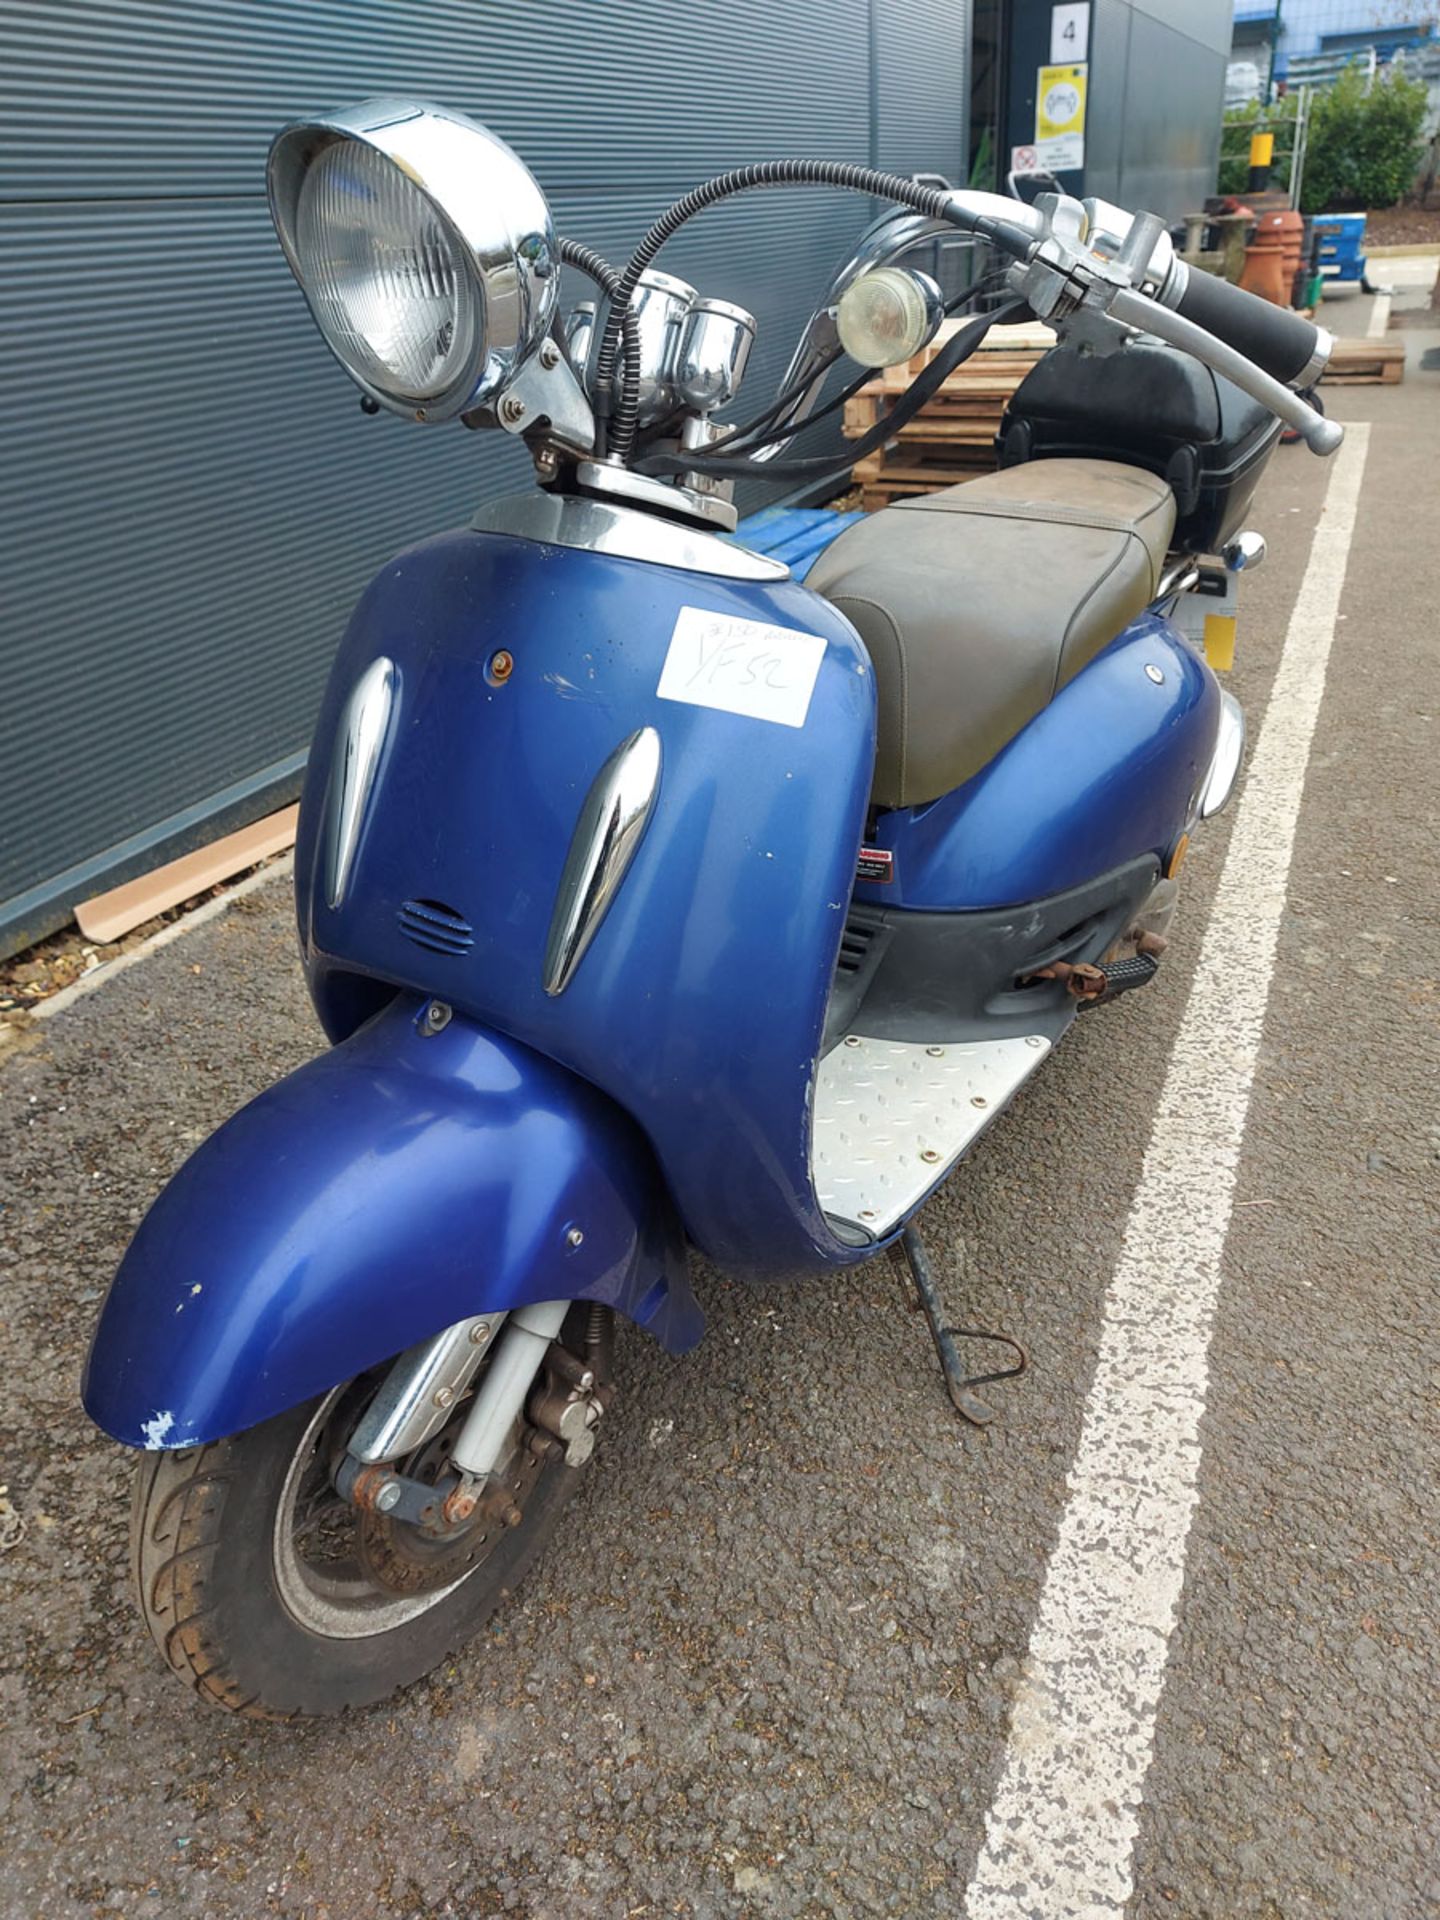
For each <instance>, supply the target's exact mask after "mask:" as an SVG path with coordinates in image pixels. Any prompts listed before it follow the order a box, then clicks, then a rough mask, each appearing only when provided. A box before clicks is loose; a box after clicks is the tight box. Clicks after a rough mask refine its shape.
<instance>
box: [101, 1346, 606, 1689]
mask: <svg viewBox="0 0 1440 1920" xmlns="http://www.w3.org/2000/svg"><path fill="white" fill-rule="evenodd" d="M383 1378H384V1370H383V1369H380V1370H377V1372H376V1373H374V1374H372V1375H367V1376H365V1377H364V1378H362V1379H359V1380H355V1381H351V1382H349V1383H348V1384H347V1385H345V1386H342V1387H336V1388H335V1389H333V1390H332V1391H331V1392H330V1393H327V1394H324V1395H322V1396H321V1397H320V1398H319V1399H316V1400H311V1401H308V1402H307V1403H306V1404H305V1405H304V1406H300V1407H294V1408H291V1409H290V1411H289V1412H287V1413H282V1414H278V1415H277V1416H276V1417H275V1418H274V1419H273V1420H267V1421H266V1422H265V1423H264V1424H263V1425H262V1426H258V1427H252V1428H250V1429H249V1430H248V1431H247V1432H245V1433H240V1434H236V1435H234V1436H232V1437H231V1438H229V1439H226V1440H217V1441H215V1442H213V1443H211V1444H210V1445H208V1446H204V1447H192V1448H187V1449H185V1450H183V1451H177V1452H174V1453H156V1454H146V1455H144V1456H143V1457H142V1459H141V1460H140V1462H139V1473H138V1477H137V1480H136V1486H135V1503H134V1508H133V1511H132V1519H131V1541H130V1544H131V1560H132V1565H133V1568H134V1573H135V1579H136V1584H137V1586H138V1589H139V1596H140V1609H141V1612H142V1614H143V1615H144V1618H145V1622H146V1625H147V1626H148V1627H149V1629H150V1632H151V1635H152V1637H153V1638H154V1640H155V1643H156V1645H157V1646H158V1647H159V1649H160V1651H161V1653H162V1654H163V1655H164V1656H165V1659H166V1660H167V1661H168V1662H169V1664H170V1666H171V1667H172V1668H173V1670H174V1671H175V1673H176V1674H178V1675H179V1677H180V1678H181V1679H182V1680H184V1681H185V1682H186V1683H187V1684H188V1685H189V1686H191V1687H193V1688H194V1690H195V1691H196V1692H197V1693H198V1694H199V1695H200V1696H201V1698H202V1699H205V1700H207V1701H210V1702H212V1703H213V1704H214V1705H216V1706H221V1707H226V1708H228V1709H229V1710H230V1711H231V1712H233V1713H240V1714H247V1715H250V1716H251V1717H253V1718H257V1719H290V1718H293V1717H295V1716H298V1715H306V1714H330V1713H339V1712H343V1711H344V1710H345V1709H346V1708H347V1707H363V1706H368V1705H370V1704H371V1703H372V1702H374V1701H376V1700H381V1699H383V1698H384V1697H385V1695H387V1694H389V1693H392V1692H394V1691H395V1689H396V1688H398V1687H403V1686H406V1685H408V1684H409V1683H410V1682H411V1681H412V1680H417V1679H419V1678H420V1676H421V1675H422V1674H424V1673H428V1672H429V1671H430V1669H431V1668H432V1667H434V1666H437V1665H438V1664H439V1663H440V1661H442V1660H443V1659H444V1658H445V1656H446V1655H447V1654H449V1653H451V1652H453V1651H454V1650H455V1649H456V1648H458V1647H460V1646H462V1645H463V1644H464V1643H465V1642H466V1641H467V1640H469V1639H470V1638H472V1636H473V1635H474V1634H476V1633H477V1632H478V1631H479V1630H480V1628H481V1627H482V1626H483V1625H484V1623H485V1621H486V1620H487V1619H488V1618H489V1616H490V1615H491V1614H492V1613H493V1612H494V1610H495V1609H496V1607H497V1606H499V1604H500V1603H501V1601H502V1600H504V1599H505V1598H506V1596H507V1595H508V1594H509V1593H510V1592H511V1591H512V1590H513V1589H514V1588H515V1587H516V1586H517V1585H518V1583H519V1581H520V1580H521V1579H522V1578H523V1576H524V1574H525V1573H526V1571H527V1570H528V1568H529V1566H530V1564H531V1562H532V1561H533V1560H534V1559H535V1558H536V1556H537V1555H538V1554H539V1552H540V1550H541V1548H542V1547H543V1546H544V1545H545V1543H546V1541H547V1540H548V1539H549V1538H550V1535H551V1534H552V1533H553V1532H554V1530H555V1527H556V1525H557V1523H558V1521H559V1519H560V1513H561V1509H562V1507H563V1506H564V1504H565V1501H566V1499H567V1498H568V1496H569V1494H570V1492H571V1491H572V1489H573V1488H574V1486H575V1483H576V1481H577V1480H578V1478H579V1474H578V1472H577V1470H576V1469H575V1468H574V1467H570V1466H567V1465H566V1464H565V1462H564V1460H563V1458H559V1457H556V1456H557V1454H558V1449H552V1450H550V1451H549V1452H547V1451H546V1450H545V1448H544V1447H543V1446H541V1447H540V1448H538V1449H537V1448H535V1447H534V1446H533V1445H530V1444H528V1442H529V1441H530V1440H531V1439H532V1437H533V1432H532V1430H531V1429H528V1428H526V1427H525V1425H524V1423H523V1421H518V1422H517V1423H516V1431H515V1434H514V1436H513V1445H512V1447H511V1450H510V1453H509V1456H508V1458H507V1459H506V1460H505V1462H504V1463H503V1464H502V1466H501V1467H500V1469H499V1478H500V1479H501V1480H502V1481H503V1483H504V1493H505V1499H504V1507H505V1518H504V1519H501V1520H496V1519H495V1518H494V1517H493V1515H494V1513H495V1510H496V1508H495V1504H494V1503H493V1502H492V1503H488V1504H483V1505H482V1506H481V1507H480V1508H478V1509H477V1511H476V1514H475V1517H474V1520H473V1521H472V1522H471V1523H470V1524H469V1525H468V1526H466V1527H465V1528H463V1529H462V1530H460V1531H459V1532H457V1533H452V1534H450V1535H449V1536H448V1537H447V1538H446V1539H445V1540H444V1541H443V1542H441V1541H436V1540H433V1539H430V1538H427V1537H426V1536H425V1535H424V1534H423V1533H421V1532H420V1531H419V1529H417V1528H415V1527H411V1526H409V1525H407V1524H406V1523H404V1522H403V1521H396V1520H392V1519H391V1518H390V1517H389V1516H388V1515H384V1514H376V1513H361V1512H360V1511H358V1510H357V1509H356V1508H355V1507H353V1506H351V1505H349V1504H348V1503H347V1502H346V1501H344V1500H342V1499H341V1497H340V1496H339V1494H338V1493H336V1491H335V1488H334V1485H333V1471H334V1466H335V1463H336V1460H337V1458H338V1457H339V1455H340V1454H341V1453H343V1449H344V1446H345V1443H346V1441H347V1440H348V1438H349V1435H350V1434H351V1433H352V1432H353V1431H354V1428H355V1423H356V1421H357V1419H358V1418H359V1414H360V1412H361V1410H362V1409H363V1408H364V1406H365V1405H366V1404H367V1403H368V1401H369V1399H370V1397H371V1396H372V1395H373V1393H374V1391H375V1389H376V1387H377V1386H378V1384H379V1382H380V1381H381V1380H383ZM464 1411H465V1407H464V1405H463V1404H462V1406H461V1408H459V1409H457V1413H456V1416H455V1418H454V1419H453V1420H452V1421H451V1423H450V1424H449V1426H448V1427H447V1428H446V1429H445V1431H443V1432H442V1433H441V1434H439V1435H437V1436H436V1438H435V1439H434V1440H432V1441H431V1442H430V1443H429V1444H428V1446H427V1447H426V1448H425V1449H423V1450H422V1452H421V1454H419V1455H416V1456H413V1457H412V1458H411V1459H410V1460H408V1461H407V1462H406V1463H405V1470H406V1472H407V1473H410V1474H413V1475H416V1476H418V1477H421V1478H425V1479H435V1478H438V1477H439V1475H440V1474H441V1473H442V1472H443V1471H444V1470H445V1468H446V1466H447V1465H448V1442H449V1440H451V1439H453V1437H454V1435H455V1434H456V1433H457V1432H458V1430H459V1427H460V1425H461V1424H462V1423H463V1414H464Z"/></svg>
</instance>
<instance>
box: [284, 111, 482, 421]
mask: <svg viewBox="0 0 1440 1920" xmlns="http://www.w3.org/2000/svg"><path fill="white" fill-rule="evenodd" d="M295 254H296V260H297V263H298V265H299V269H300V273H301V276H302V278H303V281H304V285H305V289H306V291H307V293H308V294H309V296H310V305H311V310H312V311H313V313H314V315H315V318H316V320H317V322H318V323H319V326H320V330H321V332H322V333H323V334H324V335H325V338H326V339H327V340H328V341H329V343H330V345H331V347H332V348H333V349H334V350H335V352H336V353H337V354H338V355H339V356H340V358H341V360H343V361H344V363H345V365H346V366H347V367H349V368H351V370H352V371H353V372H355V373H357V374H359V375H360V376H361V378H362V379H364V380H365V381H366V382H367V383H369V384H371V385H374V386H378V387H384V388H385V389H386V390H387V391H389V392H391V393H393V394H395V395H396V397H397V398H400V399H404V400H407V401H409V402H411V403H412V404H414V405H416V406H422V405H423V404H424V403H425V402H426V401H427V400H434V399H435V398H436V397H437V396H439V395H441V394H443V393H444V392H445V391H446V389H447V388H448V387H449V386H450V385H451V384H452V383H453V381H454V380H455V378H456V376H457V375H458V374H459V373H460V372H461V370H462V369H463V368H464V366H465V364H466V363H467V361H469V360H470V359H471V358H472V357H473V355H474V352H475V347H476V342H477V339H478V337H479V334H480V330H481V328H482V327H483V325H484V315H483V313H482V311H481V301H480V292H479V289H478V287H476V286H475V285H474V284H473V283H472V281H471V280H470V278H469V276H468V275H467V273H466V271H465V266H464V261H463V258H462V256H461V251H460V247H459V244H458V242H457V241H456V239H455V236H454V235H453V234H452V233H451V232H450V231H449V230H448V228H447V227H446V224H445V222H444V221H443V220H442V219H441V218H440V216H439V215H438V214H437V212H436V211H435V209H434V208H433V207H432V206H431V205H430V203H429V202H428V201H427V200H426V199H425V197H424V195H423V194H421V193H419V192H418V191H417V190H416V189H415V188H414V187H413V186H412V185H411V184H410V182H409V181H408V180H407V179H406V178H405V175H404V174H403V173H401V171H400V170H399V168H398V167H396V166H395V165H394V164H393V163H392V162H391V161H389V160H387V159H386V158H385V156H384V155H383V154H380V153H377V152H376V151H375V149H374V148H373V147H362V146H361V145H359V143H358V142H356V141H353V140H347V141H344V142H339V141H337V142H336V143H335V144H334V145H333V146H329V147H326V148H325V149H324V150H323V151H322V152H321V154H320V155H319V157H318V158H317V159H316V161H315V163H314V165H313V166H312V167H311V168H310V170H309V172H308V173H307V174H306V175H305V178H304V180H303V181H302V182H301V186H300V197H299V201H298V204H297V206H296V211H295Z"/></svg>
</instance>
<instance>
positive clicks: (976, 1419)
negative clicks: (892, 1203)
mask: <svg viewBox="0 0 1440 1920" xmlns="http://www.w3.org/2000/svg"><path fill="white" fill-rule="evenodd" d="M900 1248H901V1251H902V1252H903V1254H904V1256H905V1262H906V1264H907V1265H908V1267H909V1269H910V1278H911V1279H912V1280H913V1281H914V1282H915V1291H916V1293H918V1294H919V1296H920V1305H921V1306H922V1307H923V1308H924V1309H925V1319H926V1321H927V1323H928V1325H929V1328H930V1338H931V1339H932V1340H933V1341H934V1342H935V1351H936V1353H937V1354H939V1356H940V1365H941V1368H942V1369H943V1371H944V1374H945V1390H946V1392H947V1393H948V1394H949V1395H950V1399H951V1403H952V1404H953V1406H954V1408H955V1411H956V1412H957V1413H958V1414H959V1415H960V1416H961V1417H962V1418H963V1419H965V1420H968V1421H969V1422H970V1423H971V1425H972V1426H976V1427H983V1426H988V1424H989V1423H990V1421H992V1420H993V1419H994V1418H995V1416H996V1409H995V1408H994V1407H988V1406H986V1404H985V1402H984V1401H983V1400H981V1399H979V1398H978V1397H977V1396H976V1395H975V1394H974V1393H972V1391H971V1389H972V1387H986V1386H989V1385H990V1383H991V1382H992V1381H994V1380H1013V1379H1014V1378H1015V1377H1016V1376H1017V1375H1018V1374H1022V1373H1024V1371H1025V1369H1026V1367H1027V1366H1029V1364H1030V1359H1029V1355H1028V1354H1027V1353H1026V1351H1025V1349H1024V1347H1022V1346H1021V1344H1020V1342H1019V1341H1018V1340H1012V1339H1011V1338H1010V1336H1009V1334H1008V1333H989V1332H987V1331H986V1330H985V1329H984V1328H983V1327H946V1326H942V1325H941V1322H940V1299H939V1296H938V1294H937V1293H936V1291H935V1277H934V1275H933V1274H932V1273H931V1271H930V1261H929V1259H928V1258H927V1256H926V1253H925V1243H924V1241H923V1240H922V1239H921V1238H920V1234H919V1230H918V1229H917V1228H915V1227H906V1229H905V1231H904V1233H902V1234H901V1236H900ZM957 1338H958V1339H960V1340H998V1341H999V1342H1000V1343H1001V1344H1002V1345H1003V1346H1007V1347H1009V1349H1010V1350H1011V1352H1012V1353H1015V1354H1018V1355H1019V1361H1018V1364H1017V1365H1015V1366H1013V1367H1002V1368H1000V1370H999V1372H998V1373H974V1374H969V1375H967V1374H966V1372H965V1369H964V1367H963V1366H962V1365H961V1363H960V1354H959V1351H958V1349H957V1348H956V1345H955V1342H956V1340H957Z"/></svg>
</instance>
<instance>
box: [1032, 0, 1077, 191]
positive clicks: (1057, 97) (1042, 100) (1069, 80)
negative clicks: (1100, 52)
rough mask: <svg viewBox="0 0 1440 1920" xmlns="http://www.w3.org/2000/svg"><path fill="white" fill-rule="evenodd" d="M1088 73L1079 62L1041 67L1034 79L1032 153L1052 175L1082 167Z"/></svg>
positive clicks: (1058, 10) (1058, 9)
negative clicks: (1033, 149) (1033, 136)
mask: <svg viewBox="0 0 1440 1920" xmlns="http://www.w3.org/2000/svg"><path fill="white" fill-rule="evenodd" d="M1056 11H1057V12H1060V11H1061V9H1060V8H1057V9H1056ZM1089 72H1090V69H1089V67H1088V65H1087V64H1086V63H1085V62H1083V61H1081V62H1078V63H1076V64H1074V65H1070V66H1053V67H1041V68H1040V70H1039V72H1038V73H1037V74H1036V76H1035V142H1034V144H1035V152H1036V154H1037V156H1038V158H1039V163H1040V165H1041V166H1042V167H1048V168H1049V169H1050V171H1051V172H1052V173H1063V172H1064V171H1066V169H1068V168H1071V167H1083V166H1084V164H1085V92H1086V84H1087V81H1088V78H1089Z"/></svg>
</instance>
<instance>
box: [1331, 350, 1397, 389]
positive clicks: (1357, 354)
mask: <svg viewBox="0 0 1440 1920" xmlns="http://www.w3.org/2000/svg"><path fill="white" fill-rule="evenodd" d="M1404 378H1405V343H1404V341H1403V340H1383V339H1382V340H1368V339H1367V340H1337V341H1336V342H1335V345H1334V348H1333V350H1332V352H1331V355H1330V364H1329V365H1328V366H1327V367H1326V369H1325V373H1324V377H1323V382H1322V384H1323V385H1325V386H1330V387H1377V386H1378V387H1393V386H1395V385H1396V384H1397V383H1398V382H1399V381H1401V380H1403V379H1404Z"/></svg>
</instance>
